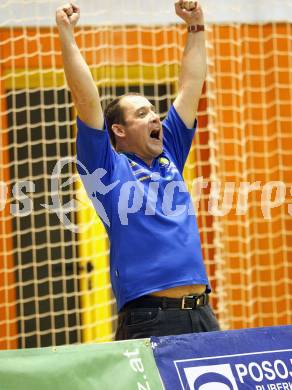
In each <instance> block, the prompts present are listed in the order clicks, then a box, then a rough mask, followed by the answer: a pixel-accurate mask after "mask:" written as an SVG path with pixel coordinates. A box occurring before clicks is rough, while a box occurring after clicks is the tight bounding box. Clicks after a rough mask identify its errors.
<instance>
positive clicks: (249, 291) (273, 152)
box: [0, 0, 292, 349]
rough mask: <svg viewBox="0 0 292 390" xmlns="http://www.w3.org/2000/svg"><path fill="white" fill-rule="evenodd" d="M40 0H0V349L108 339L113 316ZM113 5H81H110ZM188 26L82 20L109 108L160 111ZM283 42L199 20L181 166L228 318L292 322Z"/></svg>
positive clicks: (241, 26) (289, 90)
mask: <svg viewBox="0 0 292 390" xmlns="http://www.w3.org/2000/svg"><path fill="white" fill-rule="evenodd" d="M36 3H37V2H29V1H24V0H23V1H22V0H18V1H17V2H6V3H5V4H3V5H2V6H1V7H2V10H3V12H4V14H5V12H6V14H7V18H6V21H5V22H3V23H2V25H1V26H0V27H1V28H0V35H1V39H0V53H1V57H0V80H1V84H0V85H1V87H0V93H1V145H0V148H1V151H0V159H1V168H0V175H1V177H0V180H1V181H0V184H1V185H0V194H1V202H0V210H1V214H0V251H1V254H0V348H2V349H4V348H27V347H44V346H50V345H60V344H71V343H78V342H88V341H107V340H111V339H112V338H113V335H114V331H115V327H116V306H115V300H114V297H113V296H112V293H111V289H110V282H109V275H108V269H109V268H108V267H109V265H108V254H109V246H108V242H107V239H106V234H105V231H104V229H103V227H102V224H101V222H100V220H99V219H98V218H97V217H96V216H95V212H94V210H93V209H92V207H91V205H90V204H89V203H88V200H87V196H86V194H85V192H84V189H83V187H82V185H81V183H80V182H79V180H78V175H77V174H76V168H75V164H74V156H75V135H76V128H75V112H74V108H73V105H72V101H71V97H70V93H69V92H68V90H67V87H66V83H65V79H64V75H63V69H62V62H61V57H60V47H59V43H58V36H57V31H56V29H55V28H54V26H49V27H46V26H43V10H42V7H41V4H36ZM39 3H41V2H39ZM53 3H54V2H52V3H51V5H50V7H51V8H52V10H53V9H54V7H53ZM15 4H17V6H18V7H19V9H20V10H22V11H21V12H17V13H14V12H13V9H14V8H13V7H14V6H15ZM54 4H56V2H55V3H54ZM137 4H138V2H137ZM56 6H57V4H56ZM111 6H112V5H111V3H108V5H106V6H103V7H106V8H104V9H102V10H100V12H96V11H95V10H94V9H92V10H90V12H92V13H93V14H94V13H95V15H96V16H99V15H100V14H102V12H105V13H106V14H107V15H109V17H110V15H111V12H110V10H111V9H110V7H111ZM28 7H31V11H32V12H29V11H28ZM84 7H86V6H84ZM207 8H208V7H207ZM135 9H136V8H135ZM207 12H209V14H210V13H212V9H207ZM226 12H228V9H227V10H226ZM22 13H23V15H25V16H23V17H22ZM238 13H240V8H239V9H238ZM52 15H53V12H52ZM52 18H53V16H52ZM107 22H111V20H107ZM18 24H19V25H18ZM32 25H34V26H32ZM29 26H30V27H29ZM185 38H186V33H185V28H184V26H181V25H176V24H166V25H163V26H162V25H161V26H153V27H149V26H147V25H133V24H131V25H129V26H124V25H123V26H122V25H117V24H114V25H109V23H106V24H104V25H99V26H94V27H93V26H89V25H87V26H82V27H79V28H78V29H77V31H76V40H77V42H78V45H79V47H80V48H81V51H82V54H83V55H84V57H85V59H86V61H87V63H88V64H89V66H90V69H91V71H92V74H93V76H94V78H95V80H96V81H97V84H98V87H99V90H100V95H101V98H102V104H103V106H105V105H106V104H107V103H108V102H109V101H110V100H111V99H112V98H114V97H115V96H117V95H120V94H122V93H124V92H131V91H133V92H140V93H143V94H144V95H145V96H146V97H147V98H149V99H150V100H151V101H152V102H153V103H154V104H155V105H156V108H157V110H158V111H159V112H160V114H161V118H163V117H164V116H165V114H166V112H167V110H168V108H169V106H170V104H171V102H172V101H173V99H174V97H175V94H176V91H177V75H178V72H179V66H180V59H181V55H182V51H183V47H184V42H185ZM291 42H292V26H291V24H289V23H267V24H262V23H259V24H255V23H253V24H247V23H236V24H224V25H222V24H209V25H208V28H207V48H208V76H207V80H206V83H205V86H204V91H203V95H202V99H201V101H200V107H199V116H198V119H199V130H198V132H197V134H196V136H195V140H194V143H193V146H192V149H191V152H190V155H189V158H188V161H187V164H186V168H185V172H184V176H185V179H186V181H187V184H188V186H189V189H190V190H191V193H192V197H193V201H194V204H195V206H196V208H197V209H198V222H199V227H200V234H201V240H202V246H203V252H204V258H205V263H206V266H207V269H208V273H209V277H210V282H211V284H212V287H213V294H212V303H213V306H214V308H215V311H216V314H217V315H218V317H219V320H220V323H221V326H222V328H224V329H233V328H241V327H253V326H268V325H280V324H289V323H291V320H292V308H291V294H292V283H291V280H292V278H291V276H292V270H291V255H292V246H291V242H292V222H291V215H292V210H291V209H290V208H289V197H290V195H292V193H291V185H292V178H291V149H292V137H291V134H292V132H291V130H292V129H291V117H292V113H291V98H292V96H291V94H292V71H291V69H292V64H291V61H292V60H291V56H289V53H291V49H292V47H291V46H292V43H291ZM230 183H231V184H230ZM232 183H233V184H232ZM245 183H246V184H245ZM248 183H249V184H252V183H254V184H253V185H254V189H252V187H248ZM284 192H285V194H284V195H283V193H284ZM247 199H248V200H247ZM230 205H231V206H230ZM290 207H291V206H290ZM141 255H142V254H141Z"/></svg>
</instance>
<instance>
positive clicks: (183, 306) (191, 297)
mask: <svg viewBox="0 0 292 390" xmlns="http://www.w3.org/2000/svg"><path fill="white" fill-rule="evenodd" d="M186 299H193V300H194V296H193V295H184V296H183V297H182V302H181V309H182V310H193V309H194V308H195V307H196V305H194V306H192V307H187V306H185V304H186Z"/></svg>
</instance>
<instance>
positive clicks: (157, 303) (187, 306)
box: [122, 293, 209, 311]
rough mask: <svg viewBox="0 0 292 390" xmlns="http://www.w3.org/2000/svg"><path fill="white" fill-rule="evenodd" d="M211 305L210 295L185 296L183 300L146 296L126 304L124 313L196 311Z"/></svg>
mask: <svg viewBox="0 0 292 390" xmlns="http://www.w3.org/2000/svg"><path fill="white" fill-rule="evenodd" d="M208 303H209V294H205V293H204V294H200V295H185V296H183V297H182V298H167V297H156V296H154V295H144V296H143V297H140V298H137V299H135V300H133V301H130V302H128V303H126V304H125V306H124V307H123V309H122V311H125V310H129V309H135V308H154V307H160V308H161V309H182V310H194V309H196V308H197V307H200V306H205V305H207V304H208Z"/></svg>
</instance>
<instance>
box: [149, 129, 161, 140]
mask: <svg viewBox="0 0 292 390" xmlns="http://www.w3.org/2000/svg"><path fill="white" fill-rule="evenodd" d="M150 137H151V138H153V139H157V140H159V139H160V129H157V130H152V131H151V133H150Z"/></svg>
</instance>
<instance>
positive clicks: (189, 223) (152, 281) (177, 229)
mask: <svg viewBox="0 0 292 390" xmlns="http://www.w3.org/2000/svg"><path fill="white" fill-rule="evenodd" d="M77 126H78V135H77V160H78V161H77V167H78V171H79V174H80V176H81V179H82V181H83V183H84V186H85V188H86V191H87V194H88V196H89V198H90V199H91V201H92V203H93V205H94V207H95V209H96V211H97V213H98V214H99V216H100V217H101V219H102V221H103V223H104V226H105V228H106V230H107V233H108V236H109V240H110V276H111V283H112V287H113V291H114V294H115V297H116V300H117V305H118V310H120V309H121V308H122V307H123V306H124V304H125V303H126V302H129V301H131V300H133V299H135V298H138V297H140V296H142V295H146V294H149V293H152V292H155V291H160V290H164V289H168V288H171V287H176V286H183V285H191V284H205V285H206V286H208V278H207V275H206V270H205V266H204V263H203V257H202V250H201V242H200V236H199V231H198V226H197V222H196V217H195V213H194V209H193V205H192V201H191V198H190V195H189V193H188V191H187V188H186V185H185V183H184V181H183V178H182V172H183V168H184V165H185V161H186V159H187V156H188V153H189V150H190V147H191V143H192V139H193V136H194V133H195V129H196V123H195V128H193V129H188V128H186V126H185V125H184V123H183V121H182V120H181V118H180V117H179V115H178V113H177V112H176V110H175V108H174V107H173V106H172V107H171V108H170V111H169V113H168V116H167V118H166V119H165V120H164V121H163V132H164V135H163V153H162V154H161V155H160V156H159V157H157V158H156V159H154V161H153V163H152V165H151V166H148V165H147V164H146V163H145V162H144V161H143V160H141V159H140V158H139V157H137V156H136V155H134V154H124V153H120V154H119V153H117V152H116V151H115V150H114V149H113V148H112V146H111V143H110V138H109V134H108V131H107V129H105V130H96V129H92V128H90V127H88V126H87V125H86V124H85V123H83V122H82V121H81V120H80V119H79V118H77Z"/></svg>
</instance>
